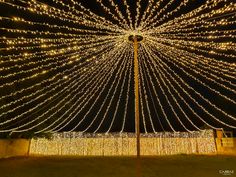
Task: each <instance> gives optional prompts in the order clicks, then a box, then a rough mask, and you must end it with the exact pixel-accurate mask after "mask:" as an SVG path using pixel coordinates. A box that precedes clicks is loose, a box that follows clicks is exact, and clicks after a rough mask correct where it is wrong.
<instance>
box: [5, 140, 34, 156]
mask: <svg viewBox="0 0 236 177" xmlns="http://www.w3.org/2000/svg"><path fill="white" fill-rule="evenodd" d="M29 146H30V140H26V139H8V140H6V139H3V140H1V139H0V158H7V157H15V156H27V155H28V153H29Z"/></svg>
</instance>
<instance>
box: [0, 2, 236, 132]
mask: <svg viewBox="0 0 236 177" xmlns="http://www.w3.org/2000/svg"><path fill="white" fill-rule="evenodd" d="M41 2H45V3H47V4H49V5H55V3H53V2H52V1H41ZM79 2H81V4H82V5H83V6H84V7H86V8H88V9H90V10H91V11H92V12H94V13H95V14H98V15H99V16H104V17H105V18H106V19H108V20H110V21H112V22H113V23H116V22H115V21H114V20H113V19H112V18H111V16H109V15H107V14H106V13H105V12H104V11H103V10H102V8H101V7H100V6H99V4H98V3H96V1H95V0H89V1H88V0H81V1H79ZM103 2H104V4H105V5H106V4H107V3H108V0H104V1H103ZM116 2H117V3H118V5H119V7H120V9H121V11H122V14H123V15H124V14H125V10H124V6H123V4H122V3H121V2H122V1H116ZM127 2H128V4H129V5H130V10H131V13H132V15H131V16H132V18H134V16H135V13H136V11H135V8H136V3H135V2H136V1H131V0H127ZM141 2H142V3H141V6H142V8H141V14H142V13H143V12H144V11H145V10H146V8H147V1H146V0H142V1H141ZM168 2H169V1H168V0H167V1H164V2H163V3H162V4H161V6H160V9H161V8H163V7H165V5H166V4H167V3H168ZM180 2H181V1H179V0H176V1H175V2H174V3H173V4H172V5H171V6H170V7H169V8H170V9H171V8H173V9H174V8H175V7H177V6H178V5H179V3H180ZM230 2H233V1H227V3H228V4H230ZM204 3H206V1H190V3H188V5H187V6H186V7H185V8H183V9H182V10H180V11H179V12H178V13H176V14H175V16H171V17H170V18H169V19H168V21H169V20H172V19H174V18H176V17H179V16H180V15H181V14H185V13H187V12H189V11H191V10H193V9H195V8H197V7H199V6H200V5H202V4H204ZM16 4H19V5H21V2H20V1H16ZM220 5H223V4H220ZM55 7H57V6H56V5H55ZM111 10H112V9H111ZM157 13H158V11H157V12H156V13H155V14H154V15H157ZM0 15H1V16H4V17H18V16H19V17H22V18H24V19H27V20H30V21H37V22H48V23H51V24H57V23H63V22H59V21H57V20H55V19H52V18H49V17H46V16H40V15H36V14H32V13H25V12H23V11H21V10H17V9H16V8H13V7H10V6H9V5H6V4H1V3H0ZM217 20H218V19H217ZM166 21H167V20H166ZM166 21H164V22H166ZM164 22H162V23H164ZM64 24H65V25H67V26H70V27H78V26H76V25H75V24H69V23H66V22H64ZM159 25H161V24H159ZM0 27H2V28H3V27H4V28H16V29H30V30H39V31H44V30H46V28H45V29H44V28H42V27H39V26H32V25H28V26H27V25H25V24H24V23H14V22H9V21H4V20H2V21H1V23H0ZM78 28H80V29H84V28H85V27H82V26H79V27H78ZM229 29H235V26H234V27H233V26H230V25H229V26H226V27H225V30H229ZM202 30H203V29H199V30H198V31H194V32H202ZM212 30H215V29H214V28H212ZM62 32H64V31H63V30H62ZM0 34H1V40H0V42H1V44H0V45H1V46H0V47H1V48H4V47H6V46H7V44H6V40H5V39H3V38H2V37H3V36H5V37H7V38H15V37H19V34H17V33H11V32H6V31H4V30H1V31H0ZM20 36H24V37H30V38H31V37H32V38H35V37H42V38H48V36H43V35H42V36H35V35H32V34H20ZM224 41H231V42H232V41H233V39H231V38H227V37H225V38H222V39H221V40H220V41H219V40H218V41H213V42H218V43H220V42H224ZM207 42H210V41H207ZM211 42H212V41H211ZM65 47H66V46H65ZM83 50H88V49H87V48H84V49H83ZM187 51H191V50H187ZM17 52H18V51H16V53H15V54H17ZM24 52H38V50H37V49H35V50H26V51H24ZM160 52H162V51H160ZM230 53H232V51H228V54H230ZM0 54H1V55H2V56H6V55H9V54H10V55H12V54H13V53H11V51H6V50H1V51H0ZM155 54H156V55H159V53H158V51H156V52H155ZM196 54H199V55H204V56H205V57H211V58H214V59H215V60H222V61H227V62H230V63H235V60H233V59H232V58H227V57H225V58H222V56H220V57H219V56H216V55H212V54H210V53H208V54H205V53H204V54H203V53H199V52H196ZM234 54H235V53H234ZM96 55H98V56H99V55H100V54H99V53H96V54H94V56H96ZM234 56H235V55H234ZM86 57H93V56H86ZM86 57H84V56H81V58H80V61H79V62H78V63H76V64H81V66H82V67H85V66H86V65H88V64H89V63H87V61H86ZM13 58H14V57H13ZM234 59H235V58H234ZM34 61H39V58H37V57H36V58H35V59H34ZM14 64H16V63H14V62H6V63H1V65H0V67H1V68H4V67H11V66H13V65H14ZM17 64H22V63H17ZM120 64H121V63H120ZM167 65H168V66H169V67H170V68H172V69H173V70H174V71H175V72H176V73H177V74H178V75H179V76H180V77H181V78H183V79H184V80H185V82H187V83H188V84H189V85H191V87H193V88H194V89H196V90H197V91H198V92H199V93H200V94H201V95H203V96H204V97H206V98H207V99H209V100H210V101H211V102H213V103H214V104H216V105H217V106H219V107H220V108H221V109H222V110H224V111H225V112H227V113H229V114H231V115H233V116H234V117H235V116H236V108H235V105H234V104H232V103H230V102H228V101H227V100H225V99H223V98H222V97H220V96H219V95H217V94H215V93H212V92H211V91H209V89H207V88H206V87H205V86H203V85H201V84H199V83H197V82H196V81H194V79H191V78H189V77H188V76H186V75H185V74H184V72H183V71H182V70H181V69H180V68H178V67H176V66H175V65H174V64H172V63H171V62H169V63H168V62H167ZM31 67H37V66H36V65H35V66H31ZM70 67H71V66H68V67H67V66H66V67H64V68H62V69H58V70H55V71H53V72H50V73H47V74H45V75H42V76H39V77H37V78H35V79H32V80H29V81H24V82H20V83H18V82H17V83H16V84H14V85H11V86H5V87H1V88H0V93H1V96H4V95H9V94H11V93H13V92H16V91H18V90H21V89H23V88H27V87H29V86H31V85H34V84H37V83H39V82H42V81H43V80H45V79H49V78H52V77H53V76H54V75H55V74H57V73H60V72H63V71H65V69H69V68H70ZM140 67H144V66H143V65H142V66H140ZM24 69H26V70H27V69H29V68H23V70H24ZM17 70H19V71H20V70H22V68H17V67H15V68H13V69H12V70H10V71H9V72H16V71H17ZM132 71H133V69H132ZM116 72H118V71H117V70H114V74H113V76H112V78H114V79H115V75H116ZM187 72H190V73H191V71H187ZM1 74H2V75H4V74H9V73H4V72H2V73H1ZM68 74H69V73H68ZM157 74H158V73H157ZM143 75H144V79H145V81H144V84H145V88H147V89H148V90H147V97H148V100H149V106H150V111H151V116H152V120H153V124H154V127H155V128H156V130H157V131H163V129H162V128H161V125H160V122H161V124H162V126H163V128H164V130H165V131H171V129H170V127H169V126H168V123H167V122H166V121H165V120H164V119H163V115H162V114H161V113H160V112H161V108H160V106H158V102H157V99H155V94H154V90H153V89H152V88H151V83H150V78H148V75H147V73H146V72H145V71H144V73H143ZM151 75H152V76H153V77H154V73H151ZM219 75H220V73H219ZM22 77H23V78H24V77H25V76H24V75H16V76H15V77H10V78H9V80H6V79H1V80H0V84H1V85H2V84H4V83H7V82H9V81H17V80H19V79H21V78H22ZM197 77H198V76H197ZM222 77H223V76H222ZM122 78H123V79H126V78H125V77H124V75H122ZM132 78H133V75H132ZM199 79H200V80H201V81H203V82H207V80H206V79H204V78H200V77H199ZM112 81H113V80H110V81H109V83H108V84H107V85H106V86H105V91H104V92H103V93H102V96H101V97H100V98H99V99H98V101H97V102H96V104H95V105H96V106H95V107H94V108H93V109H92V111H90V113H89V114H88V116H87V118H86V121H84V122H82V124H81V125H80V126H79V127H78V128H77V129H76V130H77V131H80V130H83V129H84V127H87V126H88V125H89V124H90V122H91V121H92V120H93V118H94V116H95V115H96V113H97V112H98V110H99V109H100V105H101V104H102V103H103V101H104V99H105V98H106V96H107V92H108V90H109V88H110V86H111V83H112ZM229 81H230V82H232V83H234V84H236V80H235V78H232V79H231V80H229ZM49 84H51V83H50V82H45V83H44V85H41V87H36V88H35V90H31V91H30V92H29V94H30V93H33V92H35V91H37V89H41V88H42V87H43V86H45V87H46V86H48V85H49ZM208 84H209V85H210V86H212V87H216V90H217V89H218V90H220V91H221V92H222V93H224V94H225V95H227V96H229V97H230V98H232V99H233V100H236V99H235V94H232V93H231V92H227V91H225V90H224V89H221V88H217V86H216V85H214V84H213V83H208ZM128 85H129V84H128V81H127V80H126V82H125V87H124V92H123V94H122V95H121V97H120V99H121V102H122V104H121V105H120V106H119V108H118V114H117V115H116V118H115V121H114V126H112V128H111V131H112V132H119V131H120V130H121V126H122V115H123V114H124V111H125V103H124V101H125V97H126V95H125V93H126V91H127V89H128ZM133 88H134V83H133V81H131V83H130V93H129V102H128V109H127V116H126V124H125V128H124V131H126V132H134V130H135V128H134V127H135V124H134V123H135V119H134V93H133ZM155 88H156V90H157V93H158V94H159V96H160V98H159V99H160V100H164V99H165V98H164V95H163V94H161V92H160V88H158V84H157V83H156V85H155ZM234 89H235V88H234ZM112 90H113V91H112V92H111V93H114V88H112ZM117 90H121V84H120V85H118V89H117ZM58 91H60V89H58V90H55V92H58ZM141 91H142V92H143V91H144V90H143V89H141ZM178 91H179V92H180V93H181V92H182V90H181V89H179V90H178ZM52 93H53V92H52ZM114 94H115V97H114V100H115V101H114V102H113V103H112V104H111V106H110V109H109V112H108V115H110V116H107V117H106V119H105V121H104V123H103V124H102V126H101V128H100V129H99V131H98V132H104V131H106V130H107V129H108V127H109V125H110V124H111V121H112V120H111V118H112V116H111V115H113V114H114V112H115V109H116V104H117V101H118V99H119V92H118V93H114ZM190 94H191V96H193V97H194V98H195V99H197V100H198V101H199V103H200V104H202V105H203V107H205V108H206V109H207V110H209V112H211V113H212V114H213V115H216V116H219V117H220V118H221V120H223V121H224V122H227V123H229V124H232V125H234V126H235V125H236V123H235V121H232V120H229V119H228V118H225V117H224V115H219V113H218V112H217V111H215V109H214V108H213V107H209V105H208V104H207V103H206V102H205V101H203V100H201V99H200V98H199V96H198V95H196V94H194V93H193V92H190ZM112 95H113V94H110V95H108V98H107V99H106V103H105V105H106V106H108V105H109V100H110V99H111V98H112ZM65 96H66V93H65V94H64V95H61V97H58V98H56V99H55V100H51V101H49V102H46V103H45V104H43V105H42V106H41V107H40V108H39V109H37V110H36V111H34V112H32V113H30V114H26V115H25V116H24V118H22V119H21V120H18V121H13V122H12V123H11V124H7V128H12V127H15V126H18V125H21V124H23V123H27V122H28V121H29V120H33V119H35V118H37V117H38V116H40V115H42V114H43V113H44V112H45V111H46V110H48V109H50V108H51V107H53V105H54V104H56V103H58V102H59V101H60V99H62V98H63V97H65ZM167 96H168V98H170V95H167ZM21 97H22V95H20V94H19V95H16V96H15V97H7V99H3V100H1V102H0V104H1V105H4V104H6V103H8V102H10V101H14V100H17V99H19V98H21ZM48 97H50V94H47V95H45V97H42V98H41V99H39V100H37V101H36V102H33V103H32V104H29V105H27V106H24V107H23V108H21V109H19V110H17V111H15V112H13V113H9V114H7V115H5V116H3V117H1V119H2V120H7V119H9V118H11V117H14V116H16V115H18V114H21V113H23V112H25V111H27V110H29V109H31V108H33V107H34V105H35V104H39V103H40V102H43V100H45V99H46V98H48ZM142 99H143V100H144V97H143V98H142ZM186 99H187V98H186ZM94 100H95V98H93V99H91V100H90V102H91V103H89V104H88V105H87V106H86V107H85V108H84V109H83V111H81V112H80V113H79V114H78V115H77V119H75V120H74V121H72V122H71V123H70V124H69V125H68V126H66V127H65V128H64V129H63V130H62V131H67V130H70V129H71V128H72V127H74V126H75V125H76V124H77V123H78V121H79V120H81V117H83V115H84V114H85V113H86V110H88V109H89V108H90V105H92V104H93V102H94ZM24 101H30V100H27V99H24V100H23V101H22V102H20V103H19V104H23V103H24ZM177 101H178V102H179V103H180V104H181V100H179V99H178V100H177ZM188 101H189V104H190V105H191V107H192V108H193V109H194V110H195V111H196V112H197V113H198V114H199V115H200V116H201V117H204V119H205V120H207V121H208V122H209V123H210V124H212V125H214V126H222V125H221V124H218V123H216V122H215V121H214V120H212V118H210V117H209V116H208V115H206V114H205V113H204V112H203V111H202V110H201V109H200V108H199V107H197V106H196V105H195V104H194V103H193V102H192V101H191V100H188ZM170 102H171V104H172V105H173V106H174V107H175V108H176V105H175V103H174V101H173V100H171V99H170ZM71 104H72V103H71ZM62 105H63V103H62V104H61V106H62ZM106 106H105V108H103V109H102V111H101V113H100V114H99V116H98V119H96V121H95V122H94V124H93V126H91V127H90V128H89V129H88V132H93V131H94V130H96V128H97V126H98V125H99V123H100V122H101V120H102V119H103V115H104V113H105V111H106ZM163 106H164V110H165V111H166V112H167V116H168V118H169V119H170V120H171V122H172V124H173V126H174V127H175V129H176V130H178V131H184V129H183V127H182V126H181V124H180V123H179V121H178V120H177V119H176V118H175V116H174V115H173V112H172V111H171V109H170V107H169V106H168V103H167V102H166V101H163ZM182 106H183V109H184V110H185V111H186V114H188V115H189V117H191V120H192V121H193V122H194V123H195V124H196V125H197V126H198V127H202V126H204V123H202V121H199V120H198V119H197V118H196V116H194V115H193V114H192V113H191V111H189V110H188V109H187V108H186V107H185V106H184V105H183V104H182ZM69 107H70V105H68V106H67V107H65V108H64V109H62V110H61V111H59V112H58V113H57V114H55V117H53V118H52V119H50V120H49V121H46V122H45V124H42V126H39V127H38V128H36V129H33V131H34V130H38V129H39V130H40V128H42V127H44V126H45V125H50V124H51V123H52V122H53V121H55V120H57V117H59V116H60V115H62V114H63V113H64V112H65V111H66V109H69ZM144 107H145V106H144ZM11 109H14V106H13V107H9V108H8V109H1V110H0V111H1V112H0V113H4V112H6V111H9V110H11ZM145 112H146V113H147V109H146V110H145ZM176 112H177V114H178V115H181V112H180V110H176ZM50 114H53V111H51V112H49V114H47V115H46V116H45V117H43V118H42V119H40V120H39V121H37V122H40V121H41V120H43V119H45V118H47V116H49V115H50ZM182 116H183V115H182ZM140 119H141V120H142V119H143V117H142V115H141V114H140ZM145 120H146V126H147V131H148V132H152V127H151V122H150V120H149V119H148V118H145ZM181 120H182V121H183V123H184V124H185V125H186V126H187V127H188V128H189V129H190V130H195V128H194V127H193V126H192V125H191V124H190V123H189V121H187V120H186V119H184V118H183V119H181ZM0 128H1V127H0ZM141 131H142V132H144V125H143V121H141Z"/></svg>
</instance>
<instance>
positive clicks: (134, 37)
mask: <svg viewBox="0 0 236 177" xmlns="http://www.w3.org/2000/svg"><path fill="white" fill-rule="evenodd" d="M128 39H129V41H131V42H133V45H134V96H135V100H134V102H135V103H134V104H135V133H136V147H137V158H140V125H139V124H140V120H139V62H138V42H140V41H142V40H143V37H142V36H140V35H130V36H129V38H128ZM138 166H139V165H138ZM138 169H139V168H138Z"/></svg>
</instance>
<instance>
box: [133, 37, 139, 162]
mask: <svg viewBox="0 0 236 177" xmlns="http://www.w3.org/2000/svg"><path fill="white" fill-rule="evenodd" d="M133 39H134V94H135V131H136V141H137V142H136V143H137V157H138V158H139V157H140V125H139V122H140V120H139V63H138V38H137V36H134V38H133Z"/></svg>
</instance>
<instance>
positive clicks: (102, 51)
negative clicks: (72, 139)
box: [0, 0, 236, 133]
mask: <svg viewBox="0 0 236 177" xmlns="http://www.w3.org/2000/svg"><path fill="white" fill-rule="evenodd" d="M89 3H90V4H89ZM89 3H88V1H87V0H78V1H76V0H68V1H63V0H49V1H43V0H27V1H26V0H0V8H1V12H0V33H1V34H0V83H1V84H0V132H1V133H4V132H8V133H10V132H19V133H20V132H29V131H31V132H35V133H41V132H61V131H68V132H72V131H79V132H92V133H98V132H128V131H132V130H133V129H134V93H133V92H134V81H133V78H134V74H133V71H134V63H133V57H134V52H133V50H134V49H133V43H132V42H131V41H129V40H128V38H129V37H130V36H131V35H139V36H142V38H143V40H142V41H140V42H139V43H138V60H139V98H140V124H141V130H142V132H144V133H148V132H154V133H155V132H160V131H174V132H176V131H179V130H183V131H188V132H191V131H193V130H201V129H202V127H203V126H207V127H210V128H213V129H218V128H222V127H229V128H236V112H235V110H236V52H235V51H236V43H235V41H236V39H235V38H236V3H235V2H233V1H231V0H207V1H202V2H197V1H194V0H181V1H176V0H137V1H132V2H131V1H130V0H122V1H115V0H93V1H90V0H89Z"/></svg>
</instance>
